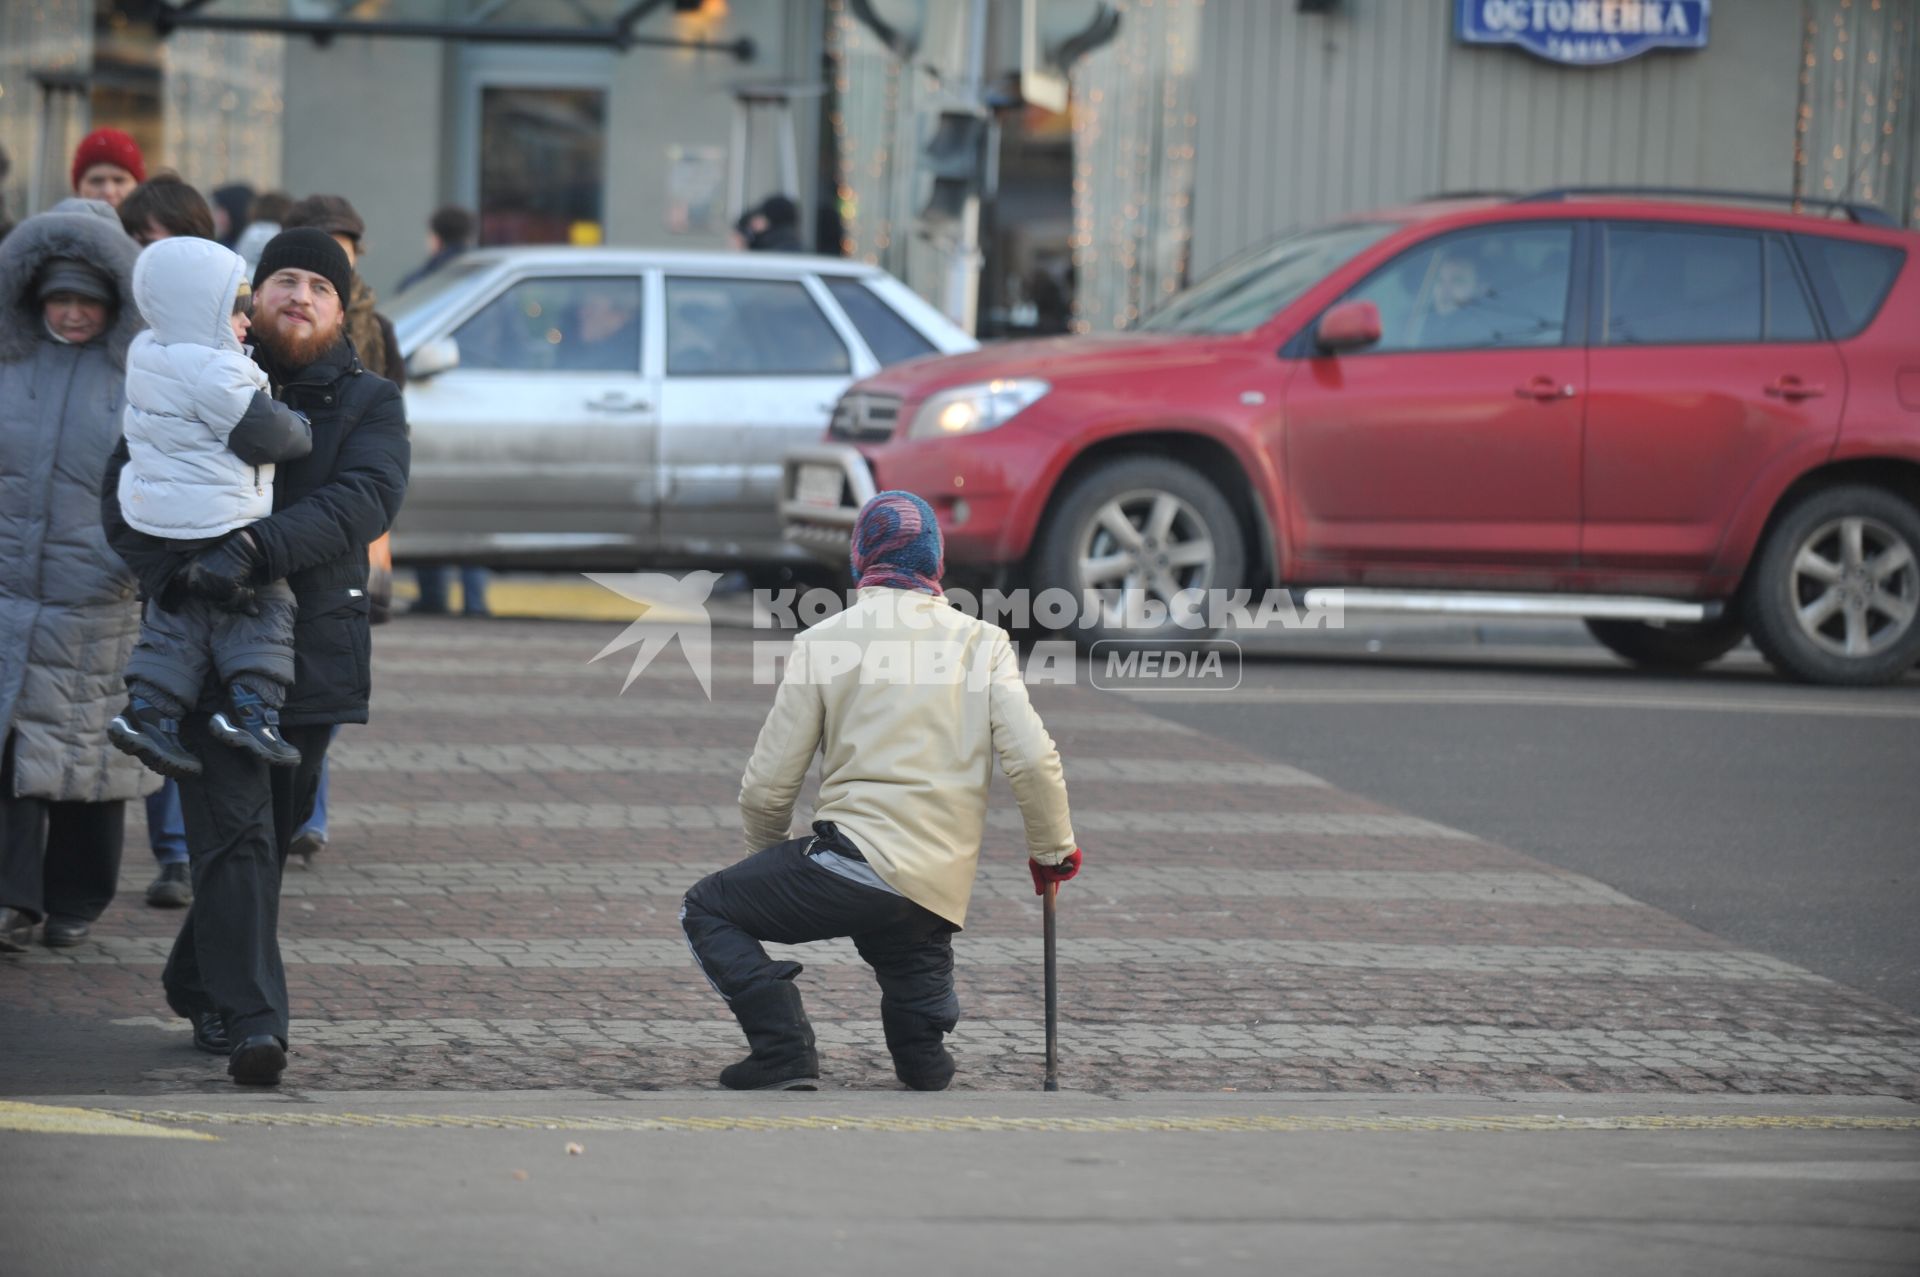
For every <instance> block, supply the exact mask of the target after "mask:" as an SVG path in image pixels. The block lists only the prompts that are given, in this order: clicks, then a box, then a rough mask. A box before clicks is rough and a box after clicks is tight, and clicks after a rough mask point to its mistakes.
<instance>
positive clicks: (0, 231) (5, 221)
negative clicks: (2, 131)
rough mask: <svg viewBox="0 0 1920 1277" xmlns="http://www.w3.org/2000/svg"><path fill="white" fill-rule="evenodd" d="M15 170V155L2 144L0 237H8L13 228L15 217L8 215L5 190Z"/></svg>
mask: <svg viewBox="0 0 1920 1277" xmlns="http://www.w3.org/2000/svg"><path fill="white" fill-rule="evenodd" d="M11 172H13V157H11V156H9V155H8V154H7V148H6V147H4V146H0V239H5V238H6V237H7V232H8V231H10V230H12V229H13V219H12V218H11V217H9V216H7V201H6V197H5V195H4V192H5V191H6V188H7V175H8V174H9V173H11Z"/></svg>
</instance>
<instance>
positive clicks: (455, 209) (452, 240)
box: [400, 204, 474, 293]
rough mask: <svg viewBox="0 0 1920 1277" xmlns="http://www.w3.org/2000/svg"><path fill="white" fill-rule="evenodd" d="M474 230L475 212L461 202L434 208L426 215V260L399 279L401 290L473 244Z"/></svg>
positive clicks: (415, 282)
mask: <svg viewBox="0 0 1920 1277" xmlns="http://www.w3.org/2000/svg"><path fill="white" fill-rule="evenodd" d="M473 230H474V221H473V214H472V213H470V212H468V211H467V210H466V209H464V208H461V207H460V206H459V205H458V204H449V205H447V206H446V207H445V208H441V209H435V210H434V214H433V216H432V217H429V218H428V219H427V260H426V261H424V262H422V263H421V264H420V265H419V266H418V267H417V268H415V269H414V270H413V272H412V273H411V274H409V275H408V276H407V277H406V278H405V279H403V280H401V281H400V291H401V292H403V293H404V292H406V291H407V290H408V289H409V288H412V287H413V286H414V285H415V284H417V283H419V282H420V281H421V280H423V279H425V278H426V277H427V276H429V275H431V274H433V272H435V271H437V270H439V269H440V268H441V267H442V266H445V265H446V264H447V263H448V262H450V261H452V260H453V259H454V258H456V257H458V256H460V254H462V253H464V252H466V251H467V250H468V249H470V248H472V247H473Z"/></svg>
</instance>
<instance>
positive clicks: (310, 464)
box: [101, 228, 409, 1086]
mask: <svg viewBox="0 0 1920 1277" xmlns="http://www.w3.org/2000/svg"><path fill="white" fill-rule="evenodd" d="M352 289H353V270H352V267H351V266H349V265H348V262H347V257H346V254H345V253H344V252H343V251H342V250H341V248H340V246H339V245H338V244H336V243H335V242H334V241H333V239H332V237H331V236H329V235H328V234H327V233H326V232H324V231H321V230H317V229H312V228H307V229H301V230H291V231H283V232H282V233H281V234H279V235H277V236H275V237H274V239H273V240H272V241H271V242H269V243H268V245H267V247H266V249H265V251H264V252H262V254H261V255H260V262H259V265H258V267H257V268H256V270H255V272H254V277H253V296H254V301H253V333H252V335H253V338H254V341H255V342H256V343H257V346H256V347H255V349H254V352H253V354H254V358H255V360H256V361H257V362H258V363H259V364H260V366H261V368H263V369H264V370H265V371H266V373H267V376H268V378H269V380H270V382H271V385H272V392H273V397H274V398H275V399H278V400H279V401H280V402H282V403H284V404H286V405H287V406H288V407H290V408H293V409H295V410H296V411H298V412H301V413H304V414H305V415H306V416H307V418H308V420H309V421H310V423H311V426H312V430H313V451H312V452H311V453H310V454H308V455H307V456H306V457H304V458H302V459H301V460H298V461H290V462H283V463H281V464H280V465H279V466H278V467H277V469H276V471H275V474H274V484H273V507H274V508H273V513H272V514H270V515H268V516H267V517H266V518H264V519H261V520H259V521H258V522H255V523H253V524H250V525H249V526H247V527H245V528H242V529H240V530H239V531H237V532H235V533H233V534H231V535H230V536H228V537H227V538H226V539H225V540H223V541H221V542H220V543H218V544H217V545H214V546H212V547H210V548H207V549H203V550H201V551H199V552H198V553H197V554H194V555H187V554H182V553H179V552H176V551H173V550H170V549H168V548H167V543H166V542H164V541H159V540H157V539H155V538H152V537H148V536H146V535H144V534H142V533H140V532H136V531H135V530H133V529H132V528H131V527H129V526H128V525H127V523H126V521H125V519H123V518H122V517H121V512H120V502H119V498H118V492H119V481H120V468H121V467H122V466H123V465H124V464H125V463H126V458H127V447H126V444H125V443H122V444H121V445H120V448H119V450H118V451H116V452H115V453H114V456H113V460H112V461H111V462H110V463H109V465H108V468H107V475H106V480H105V486H104V487H103V489H102V492H101V516H102V519H103V521H104V523H105V525H106V529H107V539H108V541H109V542H110V543H111V544H112V546H113V548H114V549H115V550H116V551H118V552H119V554H120V557H121V558H123V559H125V560H126V561H127V563H128V564H129V565H130V566H131V567H132V568H133V570H134V572H135V573H136V574H137V575H138V577H139V578H140V584H141V588H142V591H143V593H144V594H145V596H146V597H148V598H150V599H155V600H158V602H159V604H160V606H161V607H163V608H164V607H166V606H168V603H169V601H170V600H174V599H178V598H180V597H182V595H183V594H184V593H197V594H202V595H205V596H206V597H208V598H214V599H232V598H233V597H234V596H235V595H236V593H237V592H238V591H240V590H242V589H243V588H248V587H253V586H257V585H260V584H262V583H264V582H267V581H278V580H285V581H286V582H287V583H288V585H289V586H291V587H292V589H293V594H294V598H295V601H296V602H297V603H298V606H299V615H298V618H297V619H296V621H295V623H294V633H293V648H294V681H293V686H292V688H291V689H290V691H289V692H288V695H287V701H286V705H285V706H284V707H283V708H282V709H281V711H280V723H281V729H282V735H283V736H284V737H285V738H286V740H287V742H288V743H289V744H291V745H292V746H293V747H294V748H295V749H297V750H299V751H300V756H301V761H300V765H299V766H298V767H294V768H269V767H268V766H267V765H266V763H265V762H264V761H262V760H260V759H258V758H256V757H254V756H253V755H252V754H249V753H247V752H245V751H242V750H237V749H229V748H226V747H224V746H222V745H220V744H217V743H213V742H212V738H211V736H210V734H209V729H208V725H207V718H208V713H209V712H210V711H211V710H213V709H216V708H217V707H218V701H217V698H214V697H207V698H204V699H203V701H202V703H201V704H200V705H199V706H197V707H196V708H195V710H194V712H191V713H189V714H188V715H187V717H186V718H185V719H184V720H183V721H182V722H181V725H180V735H181V738H182V740H183V741H184V742H185V743H186V745H187V747H188V748H189V749H192V750H193V751H194V752H195V753H196V754H198V755H199V756H200V759H201V761H202V763H203V764H204V766H205V771H204V772H203V773H202V775H201V776H200V777H198V778H197V779H193V780H183V781H181V782H180V803H181V809H182V813H183V814H184V816H185V817H186V830H187V850H188V854H189V856H190V858H191V862H192V870H193V905H192V907H191V908H190V909H189V910H188V912H187V918H186V922H185V923H184V925H183V926H182V927H181V929H180V936H179V939H178V940H176V941H175V943H174V946H173V952H172V954H171V955H170V956H169V957H168V959H167V966H166V971H165V973H164V974H163V975H162V976H161V982H162V984H163V986H164V987H165V989H166V994H167V1004H168V1005H169V1006H171V1007H172V1008H173V1009H174V1011H175V1012H177V1013H178V1014H180V1015H181V1016H184V1017H185V1018H187V1019H188V1020H190V1021H192V1023H193V1042H194V1045H195V1046H197V1047H199V1048H200V1049H201V1050H204V1051H209V1052H212V1053H215V1054H221V1055H226V1056H228V1065H227V1072H228V1073H229V1074H230V1075H231V1076H232V1077H233V1079H234V1081H235V1082H237V1083H240V1084H242V1085H253V1086H271V1085H274V1084H275V1083H277V1082H278V1081H279V1080H280V1075H281V1073H282V1071H283V1070H284V1069H285V1068H286V1062H287V1054H286V1052H287V1024H288V1018H289V1011H288V1006H287V979H286V971H285V969H284V967H283V966H282V965H281V960H280V942H279V934H278V927H279V911H280V874H281V870H282V868H283V867H284V866H285V864H286V858H287V849H288V847H289V845H290V844H291V842H292V840H293V834H294V831H295V829H297V828H298V827H299V823H300V821H301V820H302V819H303V818H304V817H305V815H306V813H307V811H308V810H309V809H311V807H312V806H313V798H314V790H315V788H316V786H317V785H318V783H319V776H320V767H321V763H322V762H323V761H324V759H325V758H326V749H327V741H328V738H329V736H330V734H331V732H332V730H333V728H334V727H335V726H336V725H337V724H340V723H364V722H366V721H367V702H368V699H369V693H370V691H371V679H370V676H369V661H368V656H369V650H370V643H369V634H368V621H367V544H368V543H369V542H370V541H373V540H374V539H375V538H377V537H378V536H380V535H381V534H382V533H383V532H385V531H386V530H387V529H388V528H389V527H390V526H391V525H392V523H393V519H394V516H395V515H396V514H397V513H398V512H399V509H400V500H401V497H402V496H403V495H404V494H405V492H406V486H407V465H408V460H409V450H408V443H407V423H406V413H405V409H404V408H403V406H402V404H401V399H400V392H399V391H398V390H396V389H395V388H394V386H393V383H392V382H389V381H387V380H385V379H384V378H381V377H376V376H374V375H373V374H372V373H370V372H368V371H366V369H365V368H364V367H362V366H361V363H360V360H359V358H358V357H357V356H356V355H355V354H354V349H353V344H352V343H351V342H350V341H349V340H348V339H347V334H346V327H345V300H344V299H346V298H348V297H350V296H351V295H352ZM267 442H270V441H264V440H260V439H253V438H248V437H246V434H245V427H244V425H243V426H242V427H241V428H236V429H235V430H234V432H233V434H232V435H231V436H230V437H229V439H228V443H227V446H228V448H230V449H231V450H232V451H233V452H234V453H236V454H237V455H239V457H240V458H241V460H243V461H247V462H249V463H252V464H261V463H263V462H264V461H265V460H267V459H268V457H267V455H263V454H264V453H265V451H266V450H265V449H264V448H263V447H262V444H263V443H267ZM216 690H217V689H216Z"/></svg>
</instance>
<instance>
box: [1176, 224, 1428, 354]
mask: <svg viewBox="0 0 1920 1277" xmlns="http://www.w3.org/2000/svg"><path fill="white" fill-rule="evenodd" d="M1399 229H1400V228H1399V226H1398V224H1396V223H1394V222H1345V223H1342V224H1341V225H1338V226H1321V227H1317V228H1315V229H1314V230H1310V231H1300V232H1298V233H1296V234H1293V235H1288V236H1286V237H1285V238H1283V239H1280V240H1278V241H1276V242H1274V243H1272V244H1269V245H1267V246H1266V247H1265V248H1261V249H1258V250H1256V251H1254V252H1251V253H1246V254H1242V255H1241V256H1240V257H1237V258H1235V259H1234V260H1233V261H1231V262H1228V263H1227V264H1226V265H1225V266H1223V267H1221V268H1220V269H1219V270H1217V271H1215V272H1214V273H1213V274H1211V275H1209V276H1208V277H1207V278H1206V279H1204V280H1202V281H1200V282H1199V283H1198V284H1195V285H1194V286H1193V287H1192V288H1189V289H1188V290H1187V291H1186V292H1184V293H1181V294H1180V295H1179V296H1178V297H1176V298H1174V299H1173V300H1172V301H1170V302H1168V303H1167V304H1166V305H1165V306H1162V307H1161V308H1160V309H1159V310H1157V311H1155V312H1154V313H1153V314H1151V315H1149V316H1148V317H1147V319H1146V321H1145V322H1144V323H1142V324H1141V325H1140V328H1141V329H1143V330H1144V331H1147V332H1159V333H1243V332H1246V331H1247V330H1248V329H1250V328H1258V327H1259V326H1260V325H1261V324H1264V323H1266V322H1267V321H1268V320H1269V319H1272V318H1273V317H1274V315H1276V314H1278V313H1279V312H1280V310H1281V309H1282V308H1283V307H1285V306H1286V305H1288V304H1289V303H1290V302H1292V301H1293V300H1294V299H1295V298H1296V297H1298V296H1300V294H1302V293H1304V292H1306V291H1307V290H1308V289H1309V288H1311V287H1313V286H1314V285H1315V284H1317V283H1319V282H1320V281H1321V280H1322V279H1324V278H1325V277H1326V275H1327V272H1329V271H1331V270H1335V269H1337V268H1338V267H1340V266H1342V265H1345V264H1346V263H1347V262H1348V261H1350V260H1352V259H1353V258H1354V257H1356V256H1358V255H1359V254H1360V253H1361V252H1362V251H1364V250H1365V249H1367V248H1368V247H1370V246H1371V245H1373V244H1376V243H1378V242H1379V241H1380V240H1382V239H1385V238H1386V237H1387V236H1388V235H1390V234H1392V233H1393V232H1394V231H1396V230H1399Z"/></svg>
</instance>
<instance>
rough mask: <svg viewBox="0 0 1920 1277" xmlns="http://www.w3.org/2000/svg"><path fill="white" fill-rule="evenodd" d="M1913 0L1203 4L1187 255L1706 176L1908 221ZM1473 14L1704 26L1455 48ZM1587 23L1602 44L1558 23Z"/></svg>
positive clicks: (1914, 152)
mask: <svg viewBox="0 0 1920 1277" xmlns="http://www.w3.org/2000/svg"><path fill="white" fill-rule="evenodd" d="M1135 2H1136V3H1137V2H1138V0H1135ZM1916 8H1917V6H1916V4H1915V2H1914V0H1737V2H1735V3H1729V2H1728V0H1720V2H1719V3H1715V4H1711V5H1708V4H1701V3H1699V2H1698V0H1692V2H1691V3H1689V4H1687V5H1685V6H1682V5H1676V4H1672V3H1641V2H1640V0H1589V2H1587V3H1575V2H1573V0H1552V2H1551V3H1546V2H1544V0H1543V2H1542V3H1534V2H1533V0H1527V3H1525V4H1521V5H1515V4H1513V3H1511V2H1510V0H1491V2H1490V3H1489V0H1339V2H1338V3H1334V4H1330V5H1305V4H1296V3H1293V2H1292V0H1206V4H1205V6H1204V9H1203V16H1202V18H1201V24H1200V25H1201V35H1200V71H1199V75H1198V79H1197V85H1198V88H1197V94H1196V101H1197V105H1196V114H1197V116H1198V131H1199V134H1200V136H1199V140H1198V143H1197V148H1198V156H1197V168H1196V172H1195V191H1194V198H1193V231H1192V234H1193V254H1192V255H1193V268H1194V269H1195V270H1196V271H1202V272H1204V271H1206V270H1207V269H1209V268H1211V267H1212V266H1214V265H1216V264H1218V263H1219V262H1221V261H1223V260H1225V259H1227V258H1229V257H1231V256H1233V255H1234V254H1235V253H1237V252H1239V251H1240V250H1242V249H1244V248H1246V247H1248V246H1249V245H1252V244H1255V243H1258V242H1260V241H1262V240H1265V239H1268V238H1271V237H1272V236H1274V235H1276V234H1278V233H1280V232H1282V231H1285V230H1287V229H1290V228H1293V227H1298V226H1303V225H1308V224H1312V223H1315V222H1322V221H1327V220H1330V219H1333V218H1337V217H1340V216H1341V215H1343V214H1345V213H1349V212H1353V211H1355V210H1359V209H1365V208H1376V207H1380V206H1383V205H1390V204H1393V203H1396V202H1400V201H1405V200H1409V199H1415V198H1418V197H1420V196H1422V195H1427V194H1432V193H1435V192H1440V191H1463V190H1498V191H1527V190H1537V189H1542V188H1546V187H1553V186H1561V185H1573V184H1596V183H1598V184H1622V185H1650V186H1691V187H1715V188H1721V189H1730V190H1745V191H1761V192H1769V193H1774V194H1782V195H1788V194H1800V195H1807V196H1815V197H1826V198H1845V199H1850V200H1858V201H1860V202H1862V203H1866V204H1873V205H1877V206H1879V207H1881V208H1883V209H1885V210H1887V211H1888V212H1889V213H1891V214H1892V215H1893V216H1894V217H1896V218H1897V219H1900V220H1901V221H1902V222H1904V223H1905V224H1907V225H1913V224H1914V217H1915V208H1916V203H1917V202H1920V192H1917V191H1916V183H1917V182H1920V131H1917V130H1916V128H1915V104H1914V102H1913V100H1912V97H1911V94H1910V92H1909V85H1908V80H1909V78H1910V77H1911V76H1912V74H1913V72H1914V67H1915V62H1916V58H1917V57H1920V26H1917V25H1916ZM1309 9H1316V10H1324V11H1317V12H1308V11H1307V10H1309ZM1463 10H1465V11H1466V12H1465V13H1464V15H1463V12H1462V11H1463ZM1489 10H1491V11H1492V16H1493V17H1494V18H1495V20H1496V21H1509V22H1512V21H1519V22H1526V23H1528V24H1532V23H1533V22H1534V21H1535V19H1536V17H1537V19H1538V24H1539V29H1540V31H1541V32H1542V34H1543V36H1544V37H1545V40H1547V41H1551V40H1552V39H1554V38H1555V36H1556V33H1555V27H1556V26H1558V27H1560V28H1561V29H1562V30H1564V32H1565V33H1566V34H1565V35H1564V37H1562V38H1564V39H1566V40H1569V41H1571V40H1578V39H1582V38H1595V39H1597V38H1600V37H1601V36H1604V35H1605V30H1604V29H1603V28H1607V27H1611V28H1612V29H1614V30H1618V29H1621V28H1623V27H1627V26H1629V25H1630V26H1631V28H1632V30H1634V31H1639V30H1640V29H1641V28H1642V27H1643V26H1645V27H1648V28H1652V27H1654V26H1660V27H1662V28H1663V29H1664V28H1667V27H1669V26H1672V25H1675V24H1680V25H1684V24H1687V23H1690V22H1693V21H1695V20H1696V18H1702V17H1703V18H1704V19H1705V21H1704V24H1703V25H1704V27H1705V30H1704V44H1703V47H1698V48H1657V49H1652V50H1650V51H1648V52H1645V53H1643V54H1640V55H1638V56H1634V57H1630V58H1628V59H1626V60H1622V61H1615V62H1610V63H1605V64H1601V65H1591V64H1581V63H1577V62H1576V63H1574V64H1563V63H1556V62H1553V61H1549V60H1547V59H1546V58H1544V57H1541V56H1539V55H1537V54H1535V53H1532V52H1529V51H1527V50H1526V49H1525V48H1523V47H1519V46H1515V45H1486V44H1472V43H1467V42H1466V41H1464V40H1463V39H1462V38H1461V36H1460V34H1459V31H1460V28H1461V23H1462V21H1463V18H1464V19H1465V20H1469V21H1478V20H1482V19H1484V18H1485V17H1486V16H1487V14H1488V11H1489ZM1535 11H1538V13H1537V14H1536V12H1535ZM1609 11H1612V12H1611V14H1610V13H1609ZM1676 11H1679V12H1678V13H1677V14H1676ZM1588 22H1591V23H1592V24H1593V26H1594V28H1595V30H1596V31H1598V32H1599V34H1598V35H1593V34H1591V33H1588V34H1584V35H1583V33H1581V32H1579V31H1577V30H1575V27H1576V25H1579V26H1585V25H1587V23H1588Z"/></svg>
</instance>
